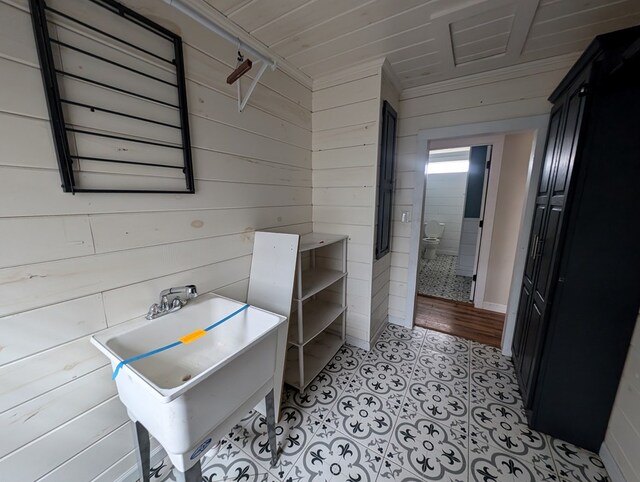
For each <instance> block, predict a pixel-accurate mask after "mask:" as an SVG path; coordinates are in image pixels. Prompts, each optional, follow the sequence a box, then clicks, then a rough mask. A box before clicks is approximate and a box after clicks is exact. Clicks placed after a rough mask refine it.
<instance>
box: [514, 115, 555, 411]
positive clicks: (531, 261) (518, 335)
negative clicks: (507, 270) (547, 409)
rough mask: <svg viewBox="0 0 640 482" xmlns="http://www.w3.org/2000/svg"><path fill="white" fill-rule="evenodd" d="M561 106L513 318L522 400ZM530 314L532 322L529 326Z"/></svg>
mask: <svg viewBox="0 0 640 482" xmlns="http://www.w3.org/2000/svg"><path fill="white" fill-rule="evenodd" d="M563 112H564V109H563V106H562V105H559V106H556V108H554V110H553V111H552V112H551V117H550V119H549V132H548V136H547V145H546V148H545V157H544V163H543V165H542V172H541V174H540V181H539V184H538V192H537V196H536V206H535V211H534V213H533V221H532V225H531V235H530V238H529V249H528V256H527V260H526V263H525V268H524V273H523V278H522V288H521V292H520V302H519V305H518V313H517V319H516V329H515V333H514V340H513V358H514V362H515V367H516V372H517V374H518V377H519V379H520V385H521V390H522V397H523V400H524V401H525V405H526V402H527V400H528V398H529V394H530V378H531V376H530V375H531V371H532V363H533V361H534V357H533V352H532V349H531V345H532V340H535V339H536V338H537V336H536V335H537V328H538V326H537V325H538V321H539V319H540V316H539V315H541V313H536V312H535V310H534V308H533V304H532V301H533V296H532V294H533V292H534V289H535V285H536V279H537V274H538V271H539V266H540V254H539V249H540V242H541V240H542V239H543V237H544V231H545V226H546V221H547V208H548V206H549V199H550V191H551V183H552V175H553V173H554V171H555V165H556V161H557V153H558V147H559V145H560V140H561V139H560V135H561V132H560V129H561V127H562V119H563ZM532 318H533V325H534V326H532Z"/></svg>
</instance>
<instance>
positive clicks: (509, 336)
mask: <svg viewBox="0 0 640 482" xmlns="http://www.w3.org/2000/svg"><path fill="white" fill-rule="evenodd" d="M548 121H549V114H543V115H537V116H529V117H518V118H514V119H504V120H498V121H490V122H478V123H474V124H461V125H457V126H451V127H439V128H434V129H424V130H421V131H418V136H417V137H418V138H417V153H416V163H415V171H414V183H415V184H414V189H413V211H414V212H420V213H422V206H423V203H424V185H425V175H424V169H425V166H426V164H427V159H428V153H429V149H433V148H435V147H432V146H434V145H435V144H438V145H439V144H440V143H438V142H436V141H439V140H440V141H443V140H450V139H455V138H456V137H473V136H486V135H496V134H502V135H504V134H511V133H516V132H522V131H534V141H533V147H532V150H531V158H530V160H529V168H528V172H527V182H526V192H527V198H526V201H525V203H524V206H523V212H522V216H521V221H520V229H519V233H518V243H517V246H516V258H515V262H514V266H513V272H512V278H511V290H510V292H509V299H508V302H507V310H506V311H507V312H506V317H505V324H504V329H503V332H502V353H503V354H505V355H507V356H510V355H511V343H512V341H513V331H514V328H515V320H516V311H517V308H518V298H519V294H520V293H519V287H520V284H521V283H522V273H523V269H524V262H525V260H526V252H527V245H528V236H529V228H530V224H531V216H532V214H533V207H534V202H535V195H536V192H535V191H536V189H537V186H538V179H539V177H540V168H541V167H542V160H543V157H544V140H545V139H546V136H547V125H548ZM500 157H502V156H500ZM496 191H497V189H496ZM496 194H497V192H496ZM417 210H419V211H417ZM421 229H422V215H420V216H412V219H411V226H410V239H409V266H408V273H407V290H406V300H405V302H406V307H405V313H406V318H405V320H404V324H405V325H406V326H413V320H414V316H415V304H416V287H417V279H418V257H419V255H420V237H421V236H420V235H421ZM485 244H490V243H485ZM514 287H515V288H514Z"/></svg>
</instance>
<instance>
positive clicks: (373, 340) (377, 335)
mask: <svg viewBox="0 0 640 482" xmlns="http://www.w3.org/2000/svg"><path fill="white" fill-rule="evenodd" d="M388 320H389V316H388V315H387V317H386V318H385V319H384V320H382V323H380V326H379V327H378V331H376V332H375V333H374V334H373V336H372V337H371V342H370V343H369V345H370V346H374V345H375V344H376V342H377V341H378V338H380V334H381V333H382V332H383V331H384V329H385V328H386V327H387V324H388Z"/></svg>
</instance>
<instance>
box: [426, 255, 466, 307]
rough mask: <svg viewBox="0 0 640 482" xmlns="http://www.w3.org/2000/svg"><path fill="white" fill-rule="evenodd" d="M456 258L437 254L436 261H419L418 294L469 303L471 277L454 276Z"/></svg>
mask: <svg viewBox="0 0 640 482" xmlns="http://www.w3.org/2000/svg"><path fill="white" fill-rule="evenodd" d="M457 260H458V257H457V256H448V255H444V254H439V255H438V256H436V259H432V260H429V261H427V260H424V259H421V260H420V266H419V268H420V272H419V274H418V293H420V294H421V295H429V296H437V297H439V298H446V299H448V300H454V301H469V298H470V295H471V277H470V276H458V275H456V262H457Z"/></svg>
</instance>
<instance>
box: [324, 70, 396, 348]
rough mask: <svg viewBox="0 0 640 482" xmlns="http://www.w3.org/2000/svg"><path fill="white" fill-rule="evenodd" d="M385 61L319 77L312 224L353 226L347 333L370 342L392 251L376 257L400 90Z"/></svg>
mask: <svg viewBox="0 0 640 482" xmlns="http://www.w3.org/2000/svg"><path fill="white" fill-rule="evenodd" d="M386 75H387V74H385V73H384V72H383V67H382V62H381V61H380V62H374V63H372V64H371V65H370V66H368V67H366V68H362V69H355V70H354V71H351V72H344V73H340V74H337V75H331V76H329V77H326V78H323V79H316V80H315V81H314V88H313V114H312V120H313V143H312V144H313V153H312V162H313V230H314V231H318V232H326V233H335V234H347V235H348V236H349V242H348V249H347V270H348V273H349V274H348V278H347V308H348V309H347V340H348V341H349V342H351V343H354V344H356V345H358V346H361V347H363V348H368V347H369V345H370V341H371V339H372V338H373V337H375V335H376V333H377V331H378V329H379V328H380V327H381V326H382V323H383V322H384V320H385V319H386V318H387V312H388V296H389V295H388V290H389V272H390V261H391V256H390V255H387V256H384V257H383V258H381V259H380V260H375V259H374V258H375V256H374V250H375V226H376V203H377V177H378V164H379V161H378V151H379V149H378V145H379V139H380V133H379V130H380V122H379V119H380V116H381V109H382V101H383V100H388V101H389V102H390V103H391V104H392V105H393V106H394V108H397V104H398V100H397V96H398V93H397V91H396V90H395V87H394V86H393V85H392V83H391V81H390V80H389V79H388V78H387V77H386Z"/></svg>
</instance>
